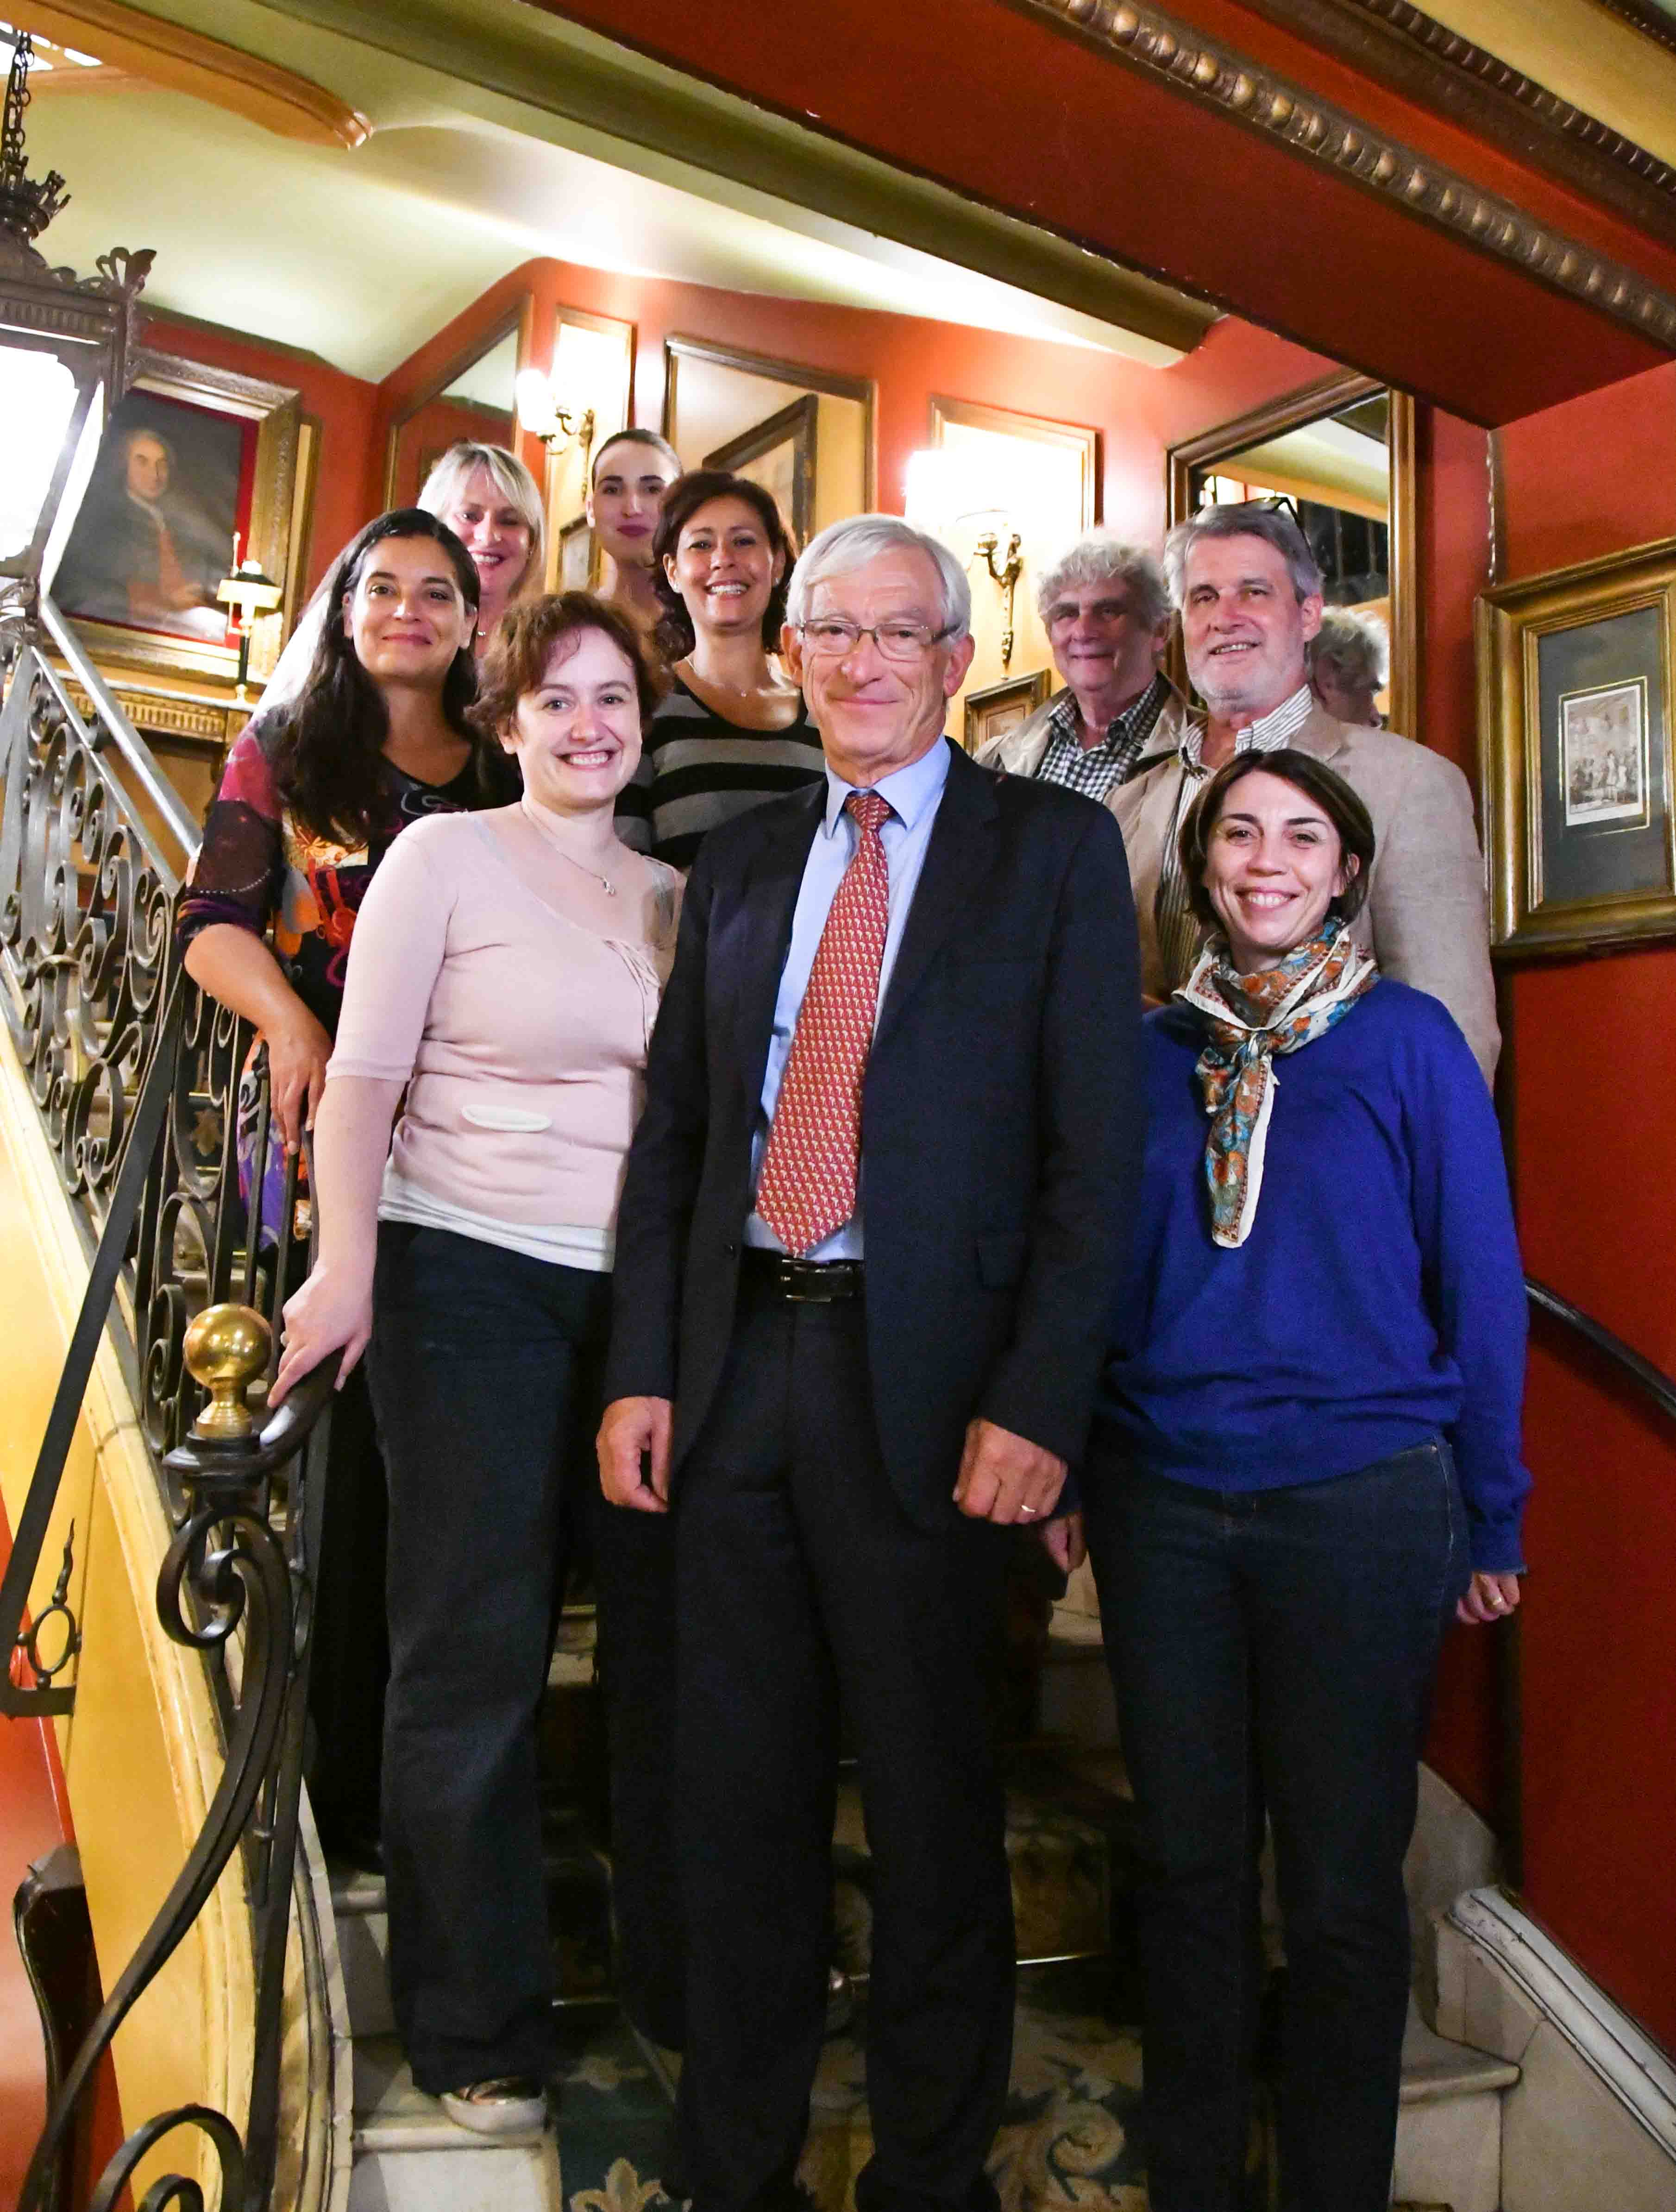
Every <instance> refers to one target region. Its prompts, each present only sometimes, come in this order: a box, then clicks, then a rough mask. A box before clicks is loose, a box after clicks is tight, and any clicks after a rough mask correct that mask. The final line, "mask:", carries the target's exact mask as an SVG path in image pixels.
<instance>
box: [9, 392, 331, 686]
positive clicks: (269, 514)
mask: <svg viewBox="0 0 1676 2212" xmlns="http://www.w3.org/2000/svg"><path fill="white" fill-rule="evenodd" d="M148 400H150V401H152V402H155V403H160V404H154V405H153V406H152V407H151V408H150V409H149V411H148V407H147V403H148ZM170 408H173V410H175V416H174V420H175V421H178V422H179V424H180V425H181V426H182V427H184V428H191V427H192V426H194V425H197V426H198V427H199V428H202V430H203V435H204V436H205V437H206V438H207V437H211V436H213V435H215V434H216V432H217V431H218V430H219V431H223V432H224V431H227V430H229V429H230V430H232V431H234V432H236V433H238V434H239V435H238V439H237V443H238V444H239V446H240V450H241V459H240V491H241V493H242V490H243V488H244V485H245V483H246V481H247V483H248V505H247V506H246V505H245V503H244V501H243V499H242V497H240V500H239V501H238V502H237V506H236V507H235V508H234V510H232V511H233V512H234V523H233V525H232V526H229V527H228V530H227V532H226V540H227V542H226V545H225V548H224V549H221V548H219V547H218V546H217V547H214V548H206V547H205V546H204V545H203V544H201V543H200V542H199V541H201V540H203V538H205V537H206V536H207V535H209V534H211V533H210V524H211V523H212V522H213V523H214V524H216V526H217V527H216V531H215V532H214V533H213V534H215V535H216V536H218V535H219V529H218V526H219V523H220V522H221V521H222V520H226V516H225V515H224V514H222V513H211V510H212V509H214V508H216V507H217V505H218V499H217V497H216V495H215V494H214V493H213V492H212V495H211V496H210V497H209V498H204V497H202V496H200V497H198V498H197V500H196V501H195V510H196V511H195V512H193V513H191V516H190V518H187V517H186V516H185V510H183V511H182V516H181V518H179V519H177V520H176V523H175V526H174V527H173V530H172V531H171V532H169V536H170V539H171V547H170V557H171V559H172V560H173V562H174V564H175V566H176V568H179V569H182V570H185V569H186V568H191V569H192V572H193V580H195V581H196V583H197V584H198V585H200V586H209V587H210V588H211V589H212V588H213V585H214V583H215V582H217V581H219V580H220V579H219V577H216V578H211V577H210V575H209V568H210V566H214V565H215V562H214V561H211V560H209V559H208V553H209V552H210V551H214V552H216V556H217V557H218V559H219V561H220V564H221V565H220V574H221V575H225V574H227V573H228V570H229V569H230V568H232V566H233V528H234V527H237V526H238V523H239V520H240V518H241V519H242V521H243V529H242V532H241V537H242V543H241V544H240V557H241V558H242V559H244V560H254V561H256V562H259V563H260V565H261V567H262V569H263V572H264V574H266V575H267V576H269V577H270V578H271V579H272V580H273V581H274V582H275V583H276V584H278V585H280V586H282V588H283V589H284V590H285V592H286V594H287V600H288V603H290V602H293V601H295V588H294V586H295V577H294V574H293V566H294V562H293V556H294V547H293V542H292V541H293V538H294V535H295V524H296V520H297V517H298V511H299V501H298V490H299V483H298V472H299V450H300V446H301V432H302V398H301V393H300V392H298V391H297V390H296V389H295V386H289V385H282V384H270V383H268V382H267V381H266V380H264V379H262V378H259V377H253V376H240V375H238V374H234V372H233V371H232V370H230V369H222V368H207V367H206V366H205V365H204V364H203V362H196V361H189V360H186V359H185V358H184V357H183V356H178V355H174V354H166V353H161V352H155V351H152V350H150V349H145V350H143V351H141V352H140V353H139V354H138V355H137V356H136V361H135V369H134V377H133V380H132V383H131V386H130V387H129V391H128V393H127V395H126V397H125V398H124V401H123V402H122V403H121V404H119V405H118V407H117V408H116V409H115V410H113V411H112V417H111V422H110V424H109V426H108V428H106V434H105V439H104V441H103V443H102V444H101V446H100V457H99V459H98V460H97V462H95V464H94V476H93V479H92V482H91V483H90V484H89V488H88V497H87V499H86V501H84V502H83V505H82V513H80V514H79V515H78V516H77V519H76V529H75V530H73V531H72V532H71V533H70V541H69V544H67V545H66V547H65V550H64V559H63V561H62V562H61V563H60V564H59V568H58V574H57V575H55V577H54V578H53V585H52V589H53V597H54V599H55V600H57V602H58V605H59V607H60V610H61V611H62V612H63V613H64V614H65V615H66V616H68V617H69V618H70V621H71V622H72V623H74V624H75V627H76V631H77V633H78V635H80V636H81V637H82V640H83V641H84V642H85V644H86V645H87V647H88V651H89V652H90V653H92V654H93V655H94V658H95V659H97V660H99V661H100V663H106V662H110V663H115V664H116V665H118V666H121V667H126V668H137V669H160V670H167V671H170V672H172V673H173V674H176V675H180V676H191V677H207V678H212V679H216V680H219V681H222V682H225V683H228V684H231V683H233V682H234V679H235V678H236V676H237V674H238V667H239V648H238V647H237V645H236V644H234V645H228V644H226V643H224V642H222V641H219V640H218V639H217V638H216V636H215V635H212V631H213V630H216V629H219V630H220V632H221V633H222V637H224V635H225V631H226V620H225V610H224V609H223V610H221V611H219V613H214V612H213V610H214V601H213V599H209V598H206V599H205V603H204V605H203V606H202V607H197V606H194V607H193V608H192V609H191V617H192V621H191V625H190V627H191V633H192V634H190V635H182V634H176V633H175V632H173V631H172V630H169V629H165V628H163V627H162V626H161V622H160V623H159V625H158V626H156V627H149V626H143V625H141V624H139V623H135V622H134V621H133V620H132V619H131V618H130V619H128V620H122V619H118V618H115V617H113V615H112V612H111V611H110V610H112V609H113V608H114V607H115V605H117V598H116V594H117V593H118V592H120V590H121V588H122V584H123V578H122V576H121V574H118V573H117V571H115V570H113V571H112V574H111V575H110V576H109V577H104V576H99V577H95V576H94V572H93V570H92V568H90V567H88V565H87V564H86V562H83V563H82V569H81V580H80V581H79V582H78V568H77V556H78V532H82V530H83V525H84V524H85V525H86V526H87V527H86V536H87V537H88V538H89V539H92V540H94V541H96V540H97V539H98V538H100V534H101V532H100V523H99V520H98V517H99V512H100V510H99V507H98V506H97V501H98V500H99V499H100V496H101V484H102V483H103V482H104V480H105V479H106V478H108V477H111V476H112V470H113V468H114V466H115V464H116V460H117V458H118V455H119V454H120V453H121V451H122V449H123V447H124V444H127V443H131V435H132V431H133V428H134V423H133V422H131V421H130V419H129V418H130V417H131V416H132V417H135V418H136V420H137V422H138V423H139V426H140V428H141V429H142V430H146V429H149V428H151V427H152V425H153V424H154V422H155V423H158V424H161V425H163V426H164V428H165V429H167V430H169V431H170V433H171V435H173V423H172V422H171V418H170V417H169V416H167V414H165V413H164V412H162V411H161V410H167V409H170ZM183 409H185V410H197V413H196V414H185V413H182V412H181V411H180V410H183ZM206 417H207V418H214V419H212V420H210V421H209V422H207V423H206V422H205V420H204V418H206ZM252 430H253V433H254V436H253V439H252V437H251V435H250V434H251V432H252ZM152 442H153V443H154V445H156V444H161V443H163V442H164V439H163V437H162V435H161V434H160V433H158V432H156V431H155V429H154V430H153V432H152ZM178 458H179V457H175V459H178ZM186 458H187V459H191V456H190V454H188V455H187V456H186ZM310 458H311V459H312V449H311V454H310ZM166 465H172V464H166ZM173 472H174V474H175V475H176V476H177V477H185V475H186V471H185V470H184V469H181V468H179V467H178V466H175V467H174V471H173ZM246 472H247V474H246ZM106 489H107V490H109V492H110V496H111V498H112V500H113V501H116V500H118V491H119V489H120V488H117V489H111V488H110V487H109V486H106ZM168 489H170V487H169V485H168V484H167V482H166V484H165V494H166V495H167V491H168ZM220 489H221V488H219V487H217V488H215V490H216V492H218V491H219V490H220ZM307 489H308V487H307V484H305V485H304V486H303V490H304V492H305V494H307ZM118 503H119V502H118ZM306 503H307V502H306V499H305V501H304V504H305V505H306ZM219 504H221V505H225V501H224V499H222V500H220V501H219ZM189 533H190V536H191V548H190V550H188V538H189ZM177 539H178V540H179V550H177V549H176V546H175V544H174V541H175V540H177ZM97 550H98V548H97V545H96V544H95V545H94V551H95V552H97ZM200 569H201V571H202V574H198V573H197V571H198V570H200ZM172 604H173V605H179V604H180V602H179V600H175V601H173V602H172ZM286 619H287V616H286V612H285V611H284V610H281V611H276V612H275V613H274V614H271V615H266V616H263V617H259V618H258V621H257V623H256V624H255V626H254V629H253V630H252V640H251V661H250V672H251V674H252V676H254V677H261V676H263V675H265V674H266V673H267V672H268V671H270V669H271V668H272V666H273V665H274V663H275V661H276V659H278V657H279V649H280V646H281V644H282V641H283V630H284V627H285V623H286ZM187 628H188V625H187V624H186V623H185V622H183V624H182V629H183V630H185V629H187Z"/></svg>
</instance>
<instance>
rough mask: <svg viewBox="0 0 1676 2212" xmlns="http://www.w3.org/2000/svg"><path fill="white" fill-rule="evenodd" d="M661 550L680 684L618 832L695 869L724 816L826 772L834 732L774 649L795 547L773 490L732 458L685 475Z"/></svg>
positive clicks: (659, 717) (627, 798) (669, 498)
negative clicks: (731, 465) (740, 471)
mask: <svg viewBox="0 0 1676 2212" xmlns="http://www.w3.org/2000/svg"><path fill="white" fill-rule="evenodd" d="M654 552H655V574H656V582H657V587H658V596H659V599H661V601H662V602H663V606H664V617H663V620H662V622H661V623H659V630H658V641H659V644H660V646H661V647H663V649H664V652H665V655H666V656H667V658H668V660H669V662H670V664H671V671H672V673H673V676H674V683H673V684H672V686H671V690H670V692H669V694H668V696H666V697H665V699H664V701H663V702H662V703H661V704H660V705H659V708H658V709H657V712H656V713H655V714H653V717H652V719H651V720H650V722H649V723H648V724H647V731H646V751H645V756H644V757H643V759H642V761H641V768H640V771H639V773H638V775H636V777H635V782H634V783H633V784H632V785H631V786H630V787H629V789H628V790H627V791H625V792H624V793H623V794H622V799H621V800H620V801H619V803H618V832H619V835H620V836H622V838H623V840H624V842H626V843H629V844H633V845H635V846H637V847H638V848H640V849H641V850H642V851H647V852H650V853H653V854H655V855H656V857H657V858H658V859H659V860H665V861H667V862H668V863H669V864H670V865H671V866H674V867H677V868H689V867H690V866H692V862H693V857H694V855H695V854H696V852H697V850H698V848H699V845H700V843H701V841H702V839H703V837H704V835H705V833H706V831H707V830H710V829H714V828H715V826H716V824H717V823H719V822H726V821H728V820H729V819H731V817H732V816H734V815H735V814H743V813H744V811H746V810H747V809H748V808H750V807H752V806H758V805H761V804H762V801H763V800H764V799H773V798H774V797H776V796H777V795H778V794H779V793H781V792H786V791H795V790H797V789H798V788H799V786H801V785H803V784H805V783H811V782H812V781H814V780H815V779H816V778H817V776H819V775H820V774H821V773H822V762H821V744H820V738H819V735H818V733H817V731H816V728H815V726H814V724H813V723H812V722H811V720H810V719H809V715H808V711H807V709H806V708H805V706H804V703H803V697H802V694H801V693H800V692H799V690H798V689H797V687H796V685H795V684H790V683H788V682H787V681H786V678H785V677H784V676H782V675H781V674H780V671H779V670H778V669H777V668H776V667H775V665H774V662H773V661H772V660H770V659H769V657H768V656H769V653H770V652H771V650H772V649H773V648H774V647H776V646H777V645H778V644H779V642H780V625H781V623H783V622H784V620H785V615H786V578H787V576H788V575H789V574H790V572H791V568H792V560H793V558H794V553H795V549H794V548H793V546H792V542H791V538H790V536H789V534H788V532H787V531H786V525H785V523H784V521H783V520H782V519H781V517H780V510H779V508H778V507H776V506H775V504H774V498H773V496H772V495H771V494H770V493H768V492H767V491H765V490H764V489H762V486H761V485H760V484H755V483H751V482H750V479H749V478H748V477H736V476H730V475H729V474H728V473H727V472H726V471H724V470H720V469H699V470H695V471H693V472H692V473H691V474H690V475H689V476H683V477H678V478H677V480H676V482H675V483H673V484H671V487H670V489H669V491H668V493H667V494H666V495H665V500H664V507H663V514H662V517H661V519H660V520H659V526H658V537H657V541H656V545H655V548H654Z"/></svg>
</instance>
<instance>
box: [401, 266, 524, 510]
mask: <svg viewBox="0 0 1676 2212" xmlns="http://www.w3.org/2000/svg"><path fill="white" fill-rule="evenodd" d="M532 304H533V303H532V302H531V300H530V299H529V298H528V296H527V295H526V296H525V298H524V299H523V300H521V301H518V302H517V303H516V304H515V305H514V306H513V307H509V308H508V309H507V312H506V313H505V314H503V315H501V317H500V318H499V319H497V320H496V321H495V322H494V323H492V324H490V325H489V327H488V328H487V329H486V330H484V331H481V332H480V333H479V334H478V336H477V337H475V338H473V339H472V341H471V344H470V345H469V346H467V347H465V348H464V349H462V350H461V351H460V352H459V353H458V354H456V355H455V356H454V357H453V358H452V360H451V361H450V362H447V363H446V366H445V367H444V368H442V369H440V371H439V372H438V374H437V375H436V376H435V377H434V378H433V380H431V382H430V384H429V385H428V386H426V387H425V388H424V389H423V390H422V392H419V393H418V394H417V395H416V397H415V398H414V399H413V400H412V401H411V402H410V404H409V405H408V407H407V409H406V410H405V411H404V413H402V414H400V415H398V416H397V417H396V419H395V421H394V422H392V424H391V426H390V444H389V447H388V449H387V451H386V457H385V469H384V503H385V505H386V507H411V506H413V504H414V503H415V501H416V500H417V499H418V496H419V491H420V487H421V486H422V484H423V483H424V481H425V478H426V477H428V475H429V474H430V471H431V465H432V463H433V462H434V461H435V460H437V459H440V456H441V455H442V454H444V453H446V452H447V450H448V448H449V447H450V446H452V445H453V444H454V443H455V442H456V441H458V440H459V439H461V438H474V439H476V440H477V441H478V443H479V444H481V445H485V446H508V447H512V449H513V452H516V451H517V442H516V440H515V437H514V435H513V433H514V428H515V426H516V422H517V416H516V412H515V408H516V392H515V387H516V385H517V380H518V371H519V365H520V364H521V362H524V361H525V360H526V359H527V358H528V353H529V321H530V315H531V307H532Z"/></svg>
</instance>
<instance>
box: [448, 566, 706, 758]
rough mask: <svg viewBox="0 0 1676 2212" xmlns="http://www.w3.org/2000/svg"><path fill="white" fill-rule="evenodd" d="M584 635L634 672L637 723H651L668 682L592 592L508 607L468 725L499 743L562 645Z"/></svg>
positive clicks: (618, 616) (633, 634)
mask: <svg viewBox="0 0 1676 2212" xmlns="http://www.w3.org/2000/svg"><path fill="white" fill-rule="evenodd" d="M585 629H597V630H598V631H600V632H601V633H602V634H603V635H604V636H606V637H608V638H610V641H611V643H612V644H613V645H614V646H616V647H617V648H618V650H619V651H620V652H621V653H622V655H623V657H624V659H626V660H627V661H628V662H629V666H630V667H631V668H632V669H633V670H634V671H635V691H636V692H637V693H638V694H639V696H640V702H641V722H642V723H646V722H649V721H650V720H651V719H652V712H653V708H655V707H656V705H657V704H658V702H659V700H660V699H661V698H662V697H663V696H664V694H665V691H667V690H668V689H669V678H668V677H667V676H666V675H665V673H664V670H663V665H662V664H661V663H660V662H659V660H658V659H656V658H655V656H654V655H653V652H652V649H651V647H649V646H648V645H647V641H646V640H645V638H644V637H643V636H642V635H641V632H640V631H639V630H638V629H636V628H635V625H634V623H631V622H630V621H629V617H628V616H627V615H625V614H623V613H622V612H621V611H619V610H618V609H617V608H616V607H614V606H610V605H607V603H606V602H605V601H604V599H595V597H594V596H593V593H592V592H543V595H542V597H541V598H540V599H525V601H524V602H523V603H522V605H513V606H510V607H508V608H507V611H506V612H505V614H503V615H502V616H501V620H500V622H499V623H498V624H497V625H496V627H495V635H494V636H493V638H492V639H491V640H490V641H489V651H488V652H487V653H485V654H484V655H483V664H482V665H481V667H480V668H479V670H478V672H477V702H476V704H475V705H474V706H473V708H472V709H471V719H472V720H473V721H475V722H476V724H477V727H478V728H479V729H480V730H481V731H482V732H483V735H484V736H485V737H486V738H498V737H499V736H500V734H501V731H502V730H504V729H505V728H506V726H507V723H509V722H510V721H511V720H512V719H513V715H514V714H516V713H517V711H518V702H519V700H520V699H521V698H522V697H523V696H524V695H525V692H526V691H533V690H536V688H537V686H538V684H540V682H541V680H542V678H543V676H544V675H545V674H546V672H547V664H548V662H549V661H550V659H552V657H553V647H555V646H556V645H557V644H558V643H559V641H561V639H562V638H567V637H571V636H574V635H577V634H579V633H580V631H582V630H585Z"/></svg>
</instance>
